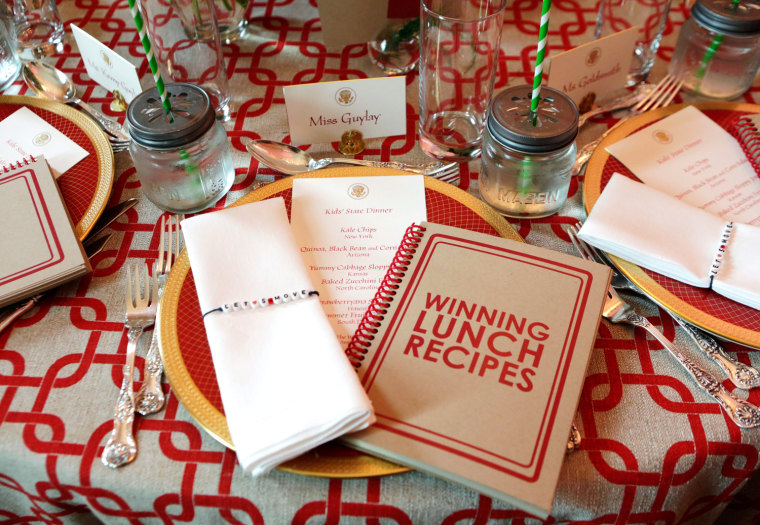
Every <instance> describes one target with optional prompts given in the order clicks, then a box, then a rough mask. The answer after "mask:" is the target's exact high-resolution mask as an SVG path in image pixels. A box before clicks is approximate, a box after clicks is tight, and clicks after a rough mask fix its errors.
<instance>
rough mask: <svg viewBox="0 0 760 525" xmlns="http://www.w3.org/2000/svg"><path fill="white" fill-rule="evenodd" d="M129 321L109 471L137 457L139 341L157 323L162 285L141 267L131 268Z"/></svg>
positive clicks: (107, 452)
mask: <svg viewBox="0 0 760 525" xmlns="http://www.w3.org/2000/svg"><path fill="white" fill-rule="evenodd" d="M126 296H127V297H126V311H127V312H126V317H125V320H124V326H125V327H126V328H127V340H128V342H127V357H126V362H125V364H124V375H123V379H122V382H121V388H120V389H119V399H118V401H117V403H116V408H115V409H114V418H113V430H112V431H111V436H110V437H109V438H108V442H107V443H106V447H105V449H104V450H103V455H102V456H101V458H100V459H101V461H102V462H103V464H104V465H105V466H107V467H111V468H117V467H121V466H122V465H126V464H127V463H131V462H132V461H133V460H134V459H135V456H136V455H137V444H136V443H135V438H134V436H133V434H132V422H133V421H134V419H135V414H134V407H135V404H134V393H133V381H134V368H135V352H136V351H137V341H138V340H139V339H140V336H141V335H142V333H143V330H145V328H147V327H149V326H151V325H152V324H153V323H154V322H155V319H156V307H157V304H158V282H157V280H156V275H155V273H154V274H153V276H152V277H149V276H148V270H147V268H145V269H144V271H141V270H140V266H138V265H130V266H127V294H126Z"/></svg>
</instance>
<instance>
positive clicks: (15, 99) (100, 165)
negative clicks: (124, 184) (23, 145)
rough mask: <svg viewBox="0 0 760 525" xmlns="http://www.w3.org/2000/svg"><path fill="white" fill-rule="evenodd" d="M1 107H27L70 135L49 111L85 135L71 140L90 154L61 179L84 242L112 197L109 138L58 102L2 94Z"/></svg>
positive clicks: (59, 183)
mask: <svg viewBox="0 0 760 525" xmlns="http://www.w3.org/2000/svg"><path fill="white" fill-rule="evenodd" d="M0 105H3V106H18V107H19V108H21V107H22V106H26V107H28V108H30V109H32V111H34V112H35V113H36V114H38V115H39V116H40V117H42V118H43V119H45V120H46V121H47V122H48V123H50V124H51V125H53V126H54V127H55V128H56V129H58V130H59V131H61V132H62V133H64V134H65V135H67V136H68V135H70V134H67V133H66V130H65V129H61V127H62V126H61V125H57V123H56V122H54V120H55V119H53V118H51V115H46V113H48V112H49V113H51V114H52V115H55V116H58V117H61V118H62V119H63V120H64V121H66V122H68V123H69V124H71V125H72V126H74V127H75V128H76V129H77V130H78V131H79V132H81V134H83V136H77V137H69V138H71V139H72V140H74V142H76V143H77V144H79V145H80V146H82V147H83V148H84V149H86V150H87V152H88V153H89V155H88V156H87V157H85V158H84V159H82V160H81V161H80V162H78V163H77V164H76V165H75V166H73V167H72V168H71V169H69V170H68V171H67V172H66V173H64V174H63V175H62V176H61V177H60V178H59V179H58V186H59V188H60V189H61V193H62V195H63V200H64V202H65V203H66V206H67V208H68V210H69V215H70V216H71V220H72V222H73V223H74V232H75V233H76V235H77V237H78V238H79V239H80V240H83V239H84V238H85V237H86V236H87V233H89V231H90V230H91V229H92V227H93V226H94V225H95V222H96V221H97V220H98V217H100V215H101V214H102V213H103V210H104V209H105V208H106V204H107V203H108V197H109V196H110V194H111V185H112V184H113V176H114V159H113V150H111V145H110V143H109V142H108V138H107V137H106V136H105V134H104V133H103V131H102V130H101V129H100V127H99V126H98V125H97V124H96V123H95V122H94V121H93V120H92V119H91V118H89V117H88V116H87V115H85V114H84V113H82V112H80V111H77V110H76V109H74V108H72V107H70V106H67V105H66V104H63V103H61V102H58V101H55V100H48V99H43V98H36V97H27V96H19V95H0ZM46 117H47V118H46ZM74 179H76V180H74ZM69 180H71V183H69ZM75 201H77V202H75ZM78 202H81V205H78Z"/></svg>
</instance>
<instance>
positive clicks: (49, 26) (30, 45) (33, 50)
mask: <svg viewBox="0 0 760 525" xmlns="http://www.w3.org/2000/svg"><path fill="white" fill-rule="evenodd" d="M13 19H14V20H13V22H14V26H15V37H16V46H17V48H18V53H19V55H21V57H22V58H24V59H34V58H42V57H45V56H50V55H54V54H56V53H60V52H61V51H63V32H64V31H63V22H62V21H61V16H60V15H59V14H58V8H57V7H56V5H55V0H14V2H13Z"/></svg>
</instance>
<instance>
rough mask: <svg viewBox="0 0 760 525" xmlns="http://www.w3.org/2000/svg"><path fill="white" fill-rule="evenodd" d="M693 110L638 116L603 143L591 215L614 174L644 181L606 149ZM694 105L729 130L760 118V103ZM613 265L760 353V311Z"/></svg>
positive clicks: (589, 190)
mask: <svg viewBox="0 0 760 525" xmlns="http://www.w3.org/2000/svg"><path fill="white" fill-rule="evenodd" d="M687 105H688V104H679V105H674V106H668V107H665V108H660V109H656V110H653V111H649V112H647V113H644V114H642V115H639V116H637V117H634V118H632V119H631V120H629V121H627V122H624V123H623V124H621V125H620V126H619V127H618V128H617V129H615V130H614V131H613V132H612V133H610V134H609V135H608V136H607V137H606V138H605V139H604V140H603V141H602V142H601V143H600V144H599V146H598V147H597V148H596V151H595V152H594V154H593V155H592V156H591V159H590V160H589V163H588V167H587V168H586V175H585V183H584V189H583V198H584V203H585V207H586V213H589V212H590V211H591V209H592V208H593V206H594V204H595V203H596V201H597V200H598V199H599V196H600V195H601V192H602V190H603V189H604V186H605V185H606V183H607V182H608V181H609V178H610V176H611V172H612V171H617V172H619V173H621V174H623V175H625V176H627V177H629V178H632V179H634V180H638V179H637V178H636V176H634V175H633V174H632V173H631V172H630V170H628V169H627V168H625V167H624V166H623V165H622V164H621V163H620V162H619V161H618V160H617V159H615V158H614V157H612V156H611V155H610V154H609V153H608V152H607V151H606V149H605V148H606V147H607V146H609V145H610V144H612V143H615V142H617V141H619V140H622V139H623V138H625V137H627V136H628V135H630V134H632V133H633V132H635V131H637V130H639V129H641V128H642V127H644V126H647V125H649V124H652V123H654V122H656V121H658V120H660V119H662V118H664V117H666V116H668V115H670V114H672V113H675V112H677V111H679V110H681V109H683V108H685V107H686V106H687ZM692 105H693V106H695V107H696V108H698V109H699V110H701V111H704V112H705V113H706V114H707V115H708V116H711V118H713V120H716V122H718V123H719V124H721V125H722V126H724V127H726V126H727V125H728V124H729V123H730V122H732V121H733V120H734V119H735V118H737V117H739V116H740V115H743V114H747V113H760V106H758V105H756V104H745V103H737V102H698V103H694V104H692ZM613 165H614V167H613ZM613 260H614V262H615V264H616V265H617V267H618V268H619V269H620V271H621V272H622V273H623V274H625V275H626V276H627V277H628V278H629V279H630V280H631V281H633V282H634V283H635V284H636V285H637V286H638V287H639V288H640V289H641V290H642V291H643V292H644V293H645V294H646V295H647V296H649V297H650V298H651V299H652V300H653V301H655V302H656V303H657V304H659V305H660V306H662V307H663V308H665V309H666V310H668V311H670V312H672V313H675V314H676V315H678V316H679V317H681V318H683V319H685V320H687V321H688V322H690V323H692V324H694V325H696V326H699V327H700V328H702V329H703V330H706V331H708V332H710V333H712V334H714V335H716V336H718V337H721V338H724V339H727V340H730V341H734V342H736V343H739V344H742V345H746V346H750V347H754V348H760V311H758V310H755V309H753V308H750V307H748V306H745V305H742V304H739V303H736V302H734V301H731V300H730V299H726V298H724V297H722V296H720V295H718V294H716V293H715V292H712V291H711V290H702V289H698V288H695V287H692V286H688V285H685V284H683V283H678V282H677V281H675V280H673V279H669V278H667V277H664V276H661V275H659V274H657V273H655V272H652V271H650V270H646V269H644V268H641V267H640V266H637V265H635V264H632V263H630V262H628V261H625V260H623V259H619V258H616V257H613ZM674 290H675V291H674ZM678 290H682V291H683V292H680V291H678Z"/></svg>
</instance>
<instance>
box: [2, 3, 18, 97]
mask: <svg viewBox="0 0 760 525" xmlns="http://www.w3.org/2000/svg"><path fill="white" fill-rule="evenodd" d="M6 24H7V25H6ZM12 25H13V20H12V15H11V14H10V10H9V9H8V8H7V6H6V5H5V4H2V3H0V91H3V90H5V88H7V87H8V86H10V85H11V84H13V81H14V80H16V77H18V74H19V71H21V60H19V58H18V53H16V42H15V40H14V39H13V37H12V36H11V33H12V31H13V29H12V27H9V26H12Z"/></svg>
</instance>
